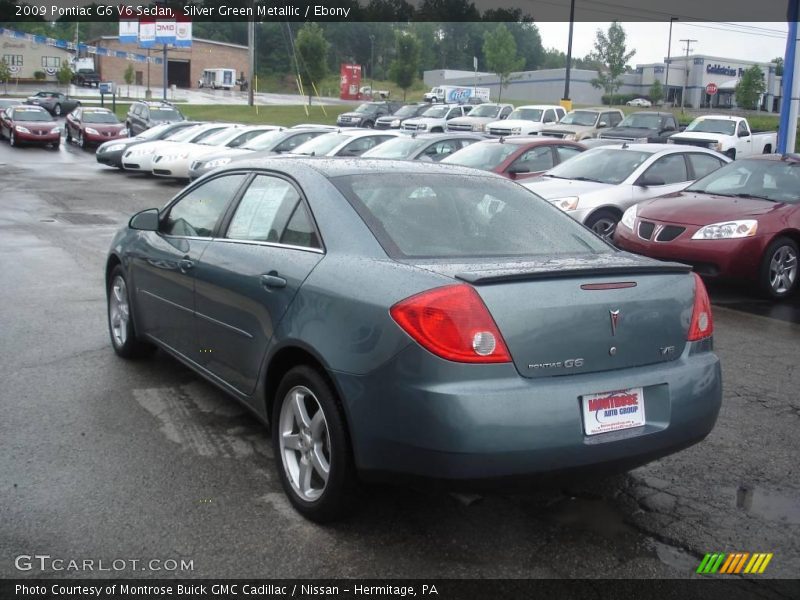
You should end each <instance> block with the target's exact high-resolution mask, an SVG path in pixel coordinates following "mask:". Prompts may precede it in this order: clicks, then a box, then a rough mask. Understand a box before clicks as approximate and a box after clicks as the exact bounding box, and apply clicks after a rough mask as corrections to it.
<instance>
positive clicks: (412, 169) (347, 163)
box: [229, 156, 505, 180]
mask: <svg viewBox="0 0 800 600" xmlns="http://www.w3.org/2000/svg"><path fill="white" fill-rule="evenodd" d="M308 168H311V169H313V170H315V171H316V172H318V173H320V174H321V175H323V176H324V177H327V178H332V177H341V176H346V175H368V174H369V175H372V174H376V173H393V174H396V173H404V174H408V175H424V174H427V173H440V174H441V173H446V174H450V175H463V176H466V175H472V176H475V175H477V174H480V176H482V177H497V178H498V179H501V180H505V178H504V177H501V176H499V175H494V174H492V173H488V172H484V171H480V172H477V171H476V170H475V169H473V168H470V167H462V166H459V165H442V164H439V163H428V162H420V161H410V160H393V159H384V158H380V159H379V158H349V157H347V158H345V157H327V156H308V157H306V156H292V157H288V156H275V157H264V158H253V159H248V160H242V161H239V162H237V163H236V164H235V165H231V166H230V167H229V169H230V170H236V169H276V170H281V171H284V172H286V173H288V174H290V175H291V174H299V173H301V172H302V170H303V169H308Z"/></svg>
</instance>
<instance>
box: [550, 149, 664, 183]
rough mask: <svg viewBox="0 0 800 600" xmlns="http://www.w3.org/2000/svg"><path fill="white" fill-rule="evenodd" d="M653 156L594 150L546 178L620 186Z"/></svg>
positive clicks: (572, 160)
mask: <svg viewBox="0 0 800 600" xmlns="http://www.w3.org/2000/svg"><path fill="white" fill-rule="evenodd" d="M651 156H653V155H652V154H651V153H649V152H635V151H633V150H623V149H620V148H593V149H591V150H587V151H586V152H583V153H581V154H578V155H577V156H573V157H572V158H570V159H569V160H568V161H566V162H563V163H561V164H560V165H558V166H557V167H554V168H552V169H550V170H549V171H548V172H547V173H545V177H556V178H561V179H577V180H579V181H596V182H598V183H610V184H614V185H616V184H618V183H622V182H623V181H625V180H626V179H627V178H628V177H630V175H631V173H633V172H634V171H635V170H636V169H637V168H638V167H639V165H641V164H642V163H643V162H644V161H646V160H647V159H648V158H650V157H651Z"/></svg>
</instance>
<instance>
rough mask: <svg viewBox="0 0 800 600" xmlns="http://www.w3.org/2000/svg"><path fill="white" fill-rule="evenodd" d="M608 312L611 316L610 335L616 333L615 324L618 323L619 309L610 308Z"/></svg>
mask: <svg viewBox="0 0 800 600" xmlns="http://www.w3.org/2000/svg"><path fill="white" fill-rule="evenodd" d="M608 314H609V315H610V316H611V335H612V336H614V335H617V325H618V324H619V310H610V311H608Z"/></svg>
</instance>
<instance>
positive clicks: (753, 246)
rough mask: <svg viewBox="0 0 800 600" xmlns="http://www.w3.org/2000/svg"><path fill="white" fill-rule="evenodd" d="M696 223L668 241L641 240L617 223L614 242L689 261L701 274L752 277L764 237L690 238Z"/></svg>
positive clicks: (755, 275) (633, 249)
mask: <svg viewBox="0 0 800 600" xmlns="http://www.w3.org/2000/svg"><path fill="white" fill-rule="evenodd" d="M697 229H698V227H697V226H687V230H686V232H685V233H683V234H681V235H680V237H678V238H677V239H675V240H674V241H672V242H653V241H649V240H643V239H642V238H640V237H639V236H638V235H637V234H636V233H635V232H633V231H631V230H630V229H626V228H625V227H623V226H619V227H617V230H616V232H615V234H614V243H615V244H616V245H617V246H618V247H619V248H622V249H623V250H627V251H628V252H635V253H636V254H642V255H644V256H649V257H650V258H657V259H660V260H672V261H678V262H682V263H685V264H688V265H691V266H692V268H693V269H694V270H695V271H697V273H699V274H700V275H703V276H704V277H718V278H720V279H740V280H751V281H753V280H756V279H757V278H758V270H759V266H760V262H761V256H762V255H763V253H764V250H765V246H766V240H767V238H766V237H761V236H755V237H751V238H743V239H734V240H693V239H691V236H692V235H693V234H694V233H695V232H696V231H697Z"/></svg>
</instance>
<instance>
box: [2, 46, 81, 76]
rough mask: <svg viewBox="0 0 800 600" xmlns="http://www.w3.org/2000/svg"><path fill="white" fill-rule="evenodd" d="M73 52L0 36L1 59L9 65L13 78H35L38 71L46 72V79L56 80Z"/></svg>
mask: <svg viewBox="0 0 800 600" xmlns="http://www.w3.org/2000/svg"><path fill="white" fill-rule="evenodd" d="M71 58H72V53H71V52H69V51H67V50H64V49H61V48H56V47H55V46H48V45H47V44H37V43H36V42H33V41H29V40H24V39H19V38H10V37H5V36H3V37H0V60H2V61H3V62H5V63H6V64H7V65H8V68H9V70H10V71H11V78H12V80H21V81H26V80H35V79H36V75H35V73H36V72H37V71H41V72H42V73H44V74H45V80H46V81H56V73H57V72H58V70H59V69H60V68H61V65H62V64H63V63H65V62H66V63H67V64H69V61H70V59H71Z"/></svg>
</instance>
